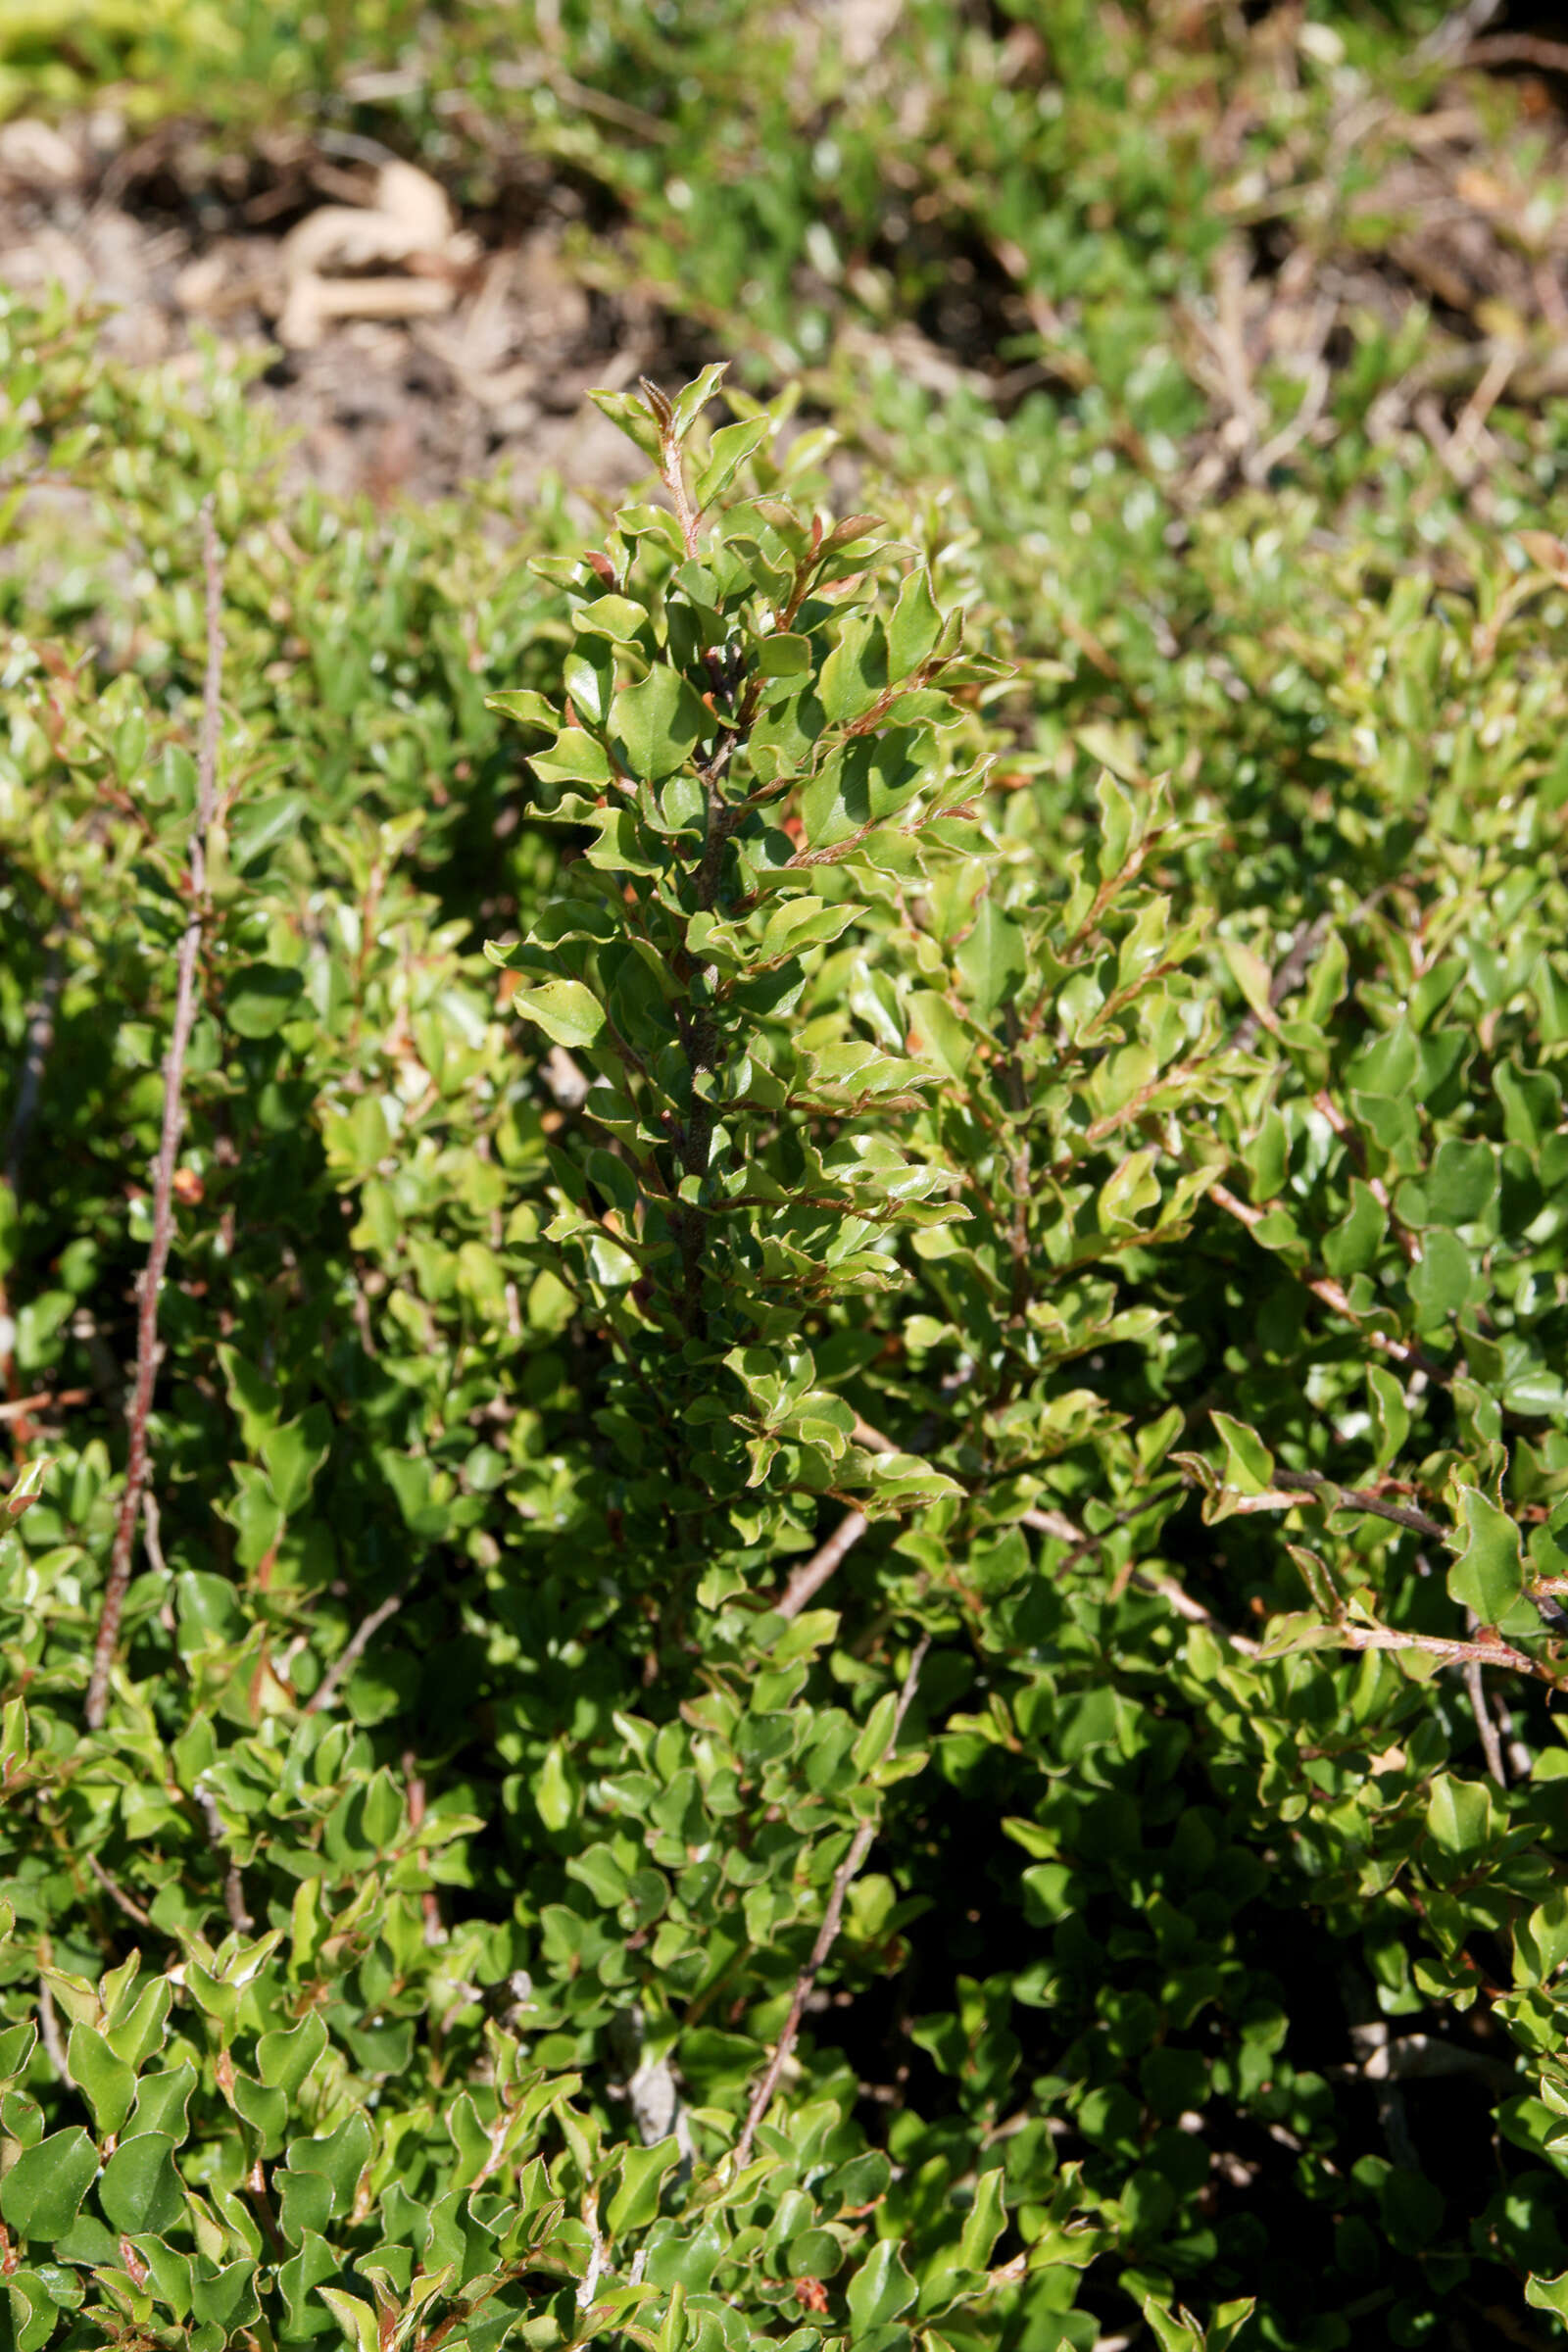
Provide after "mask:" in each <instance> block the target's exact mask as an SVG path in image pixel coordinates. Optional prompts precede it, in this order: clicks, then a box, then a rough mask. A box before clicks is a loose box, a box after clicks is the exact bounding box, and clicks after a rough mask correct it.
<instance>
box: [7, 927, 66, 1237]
mask: <svg viewBox="0 0 1568 2352" xmlns="http://www.w3.org/2000/svg"><path fill="white" fill-rule="evenodd" d="M65 969H66V958H65V952H64V950H63V948H62V946H61V943H60V940H59V939H58V938H57V939H56V941H55V944H54V948H53V950H52V951H51V954H50V956H49V965H48V969H47V970H46V972H45V973H44V979H43V987H42V988H41V989H40V990H39V992H38V1002H37V1004H36V1005H34V1006H33V1008H32V1013H31V1016H30V1018H29V1020H28V1022H27V1043H26V1046H25V1051H24V1053H23V1058H22V1084H21V1086H20V1087H19V1088H18V1089H17V1107H16V1109H15V1110H14V1111H13V1112H12V1114H11V1125H10V1127H9V1128H8V1129H7V1130H6V1182H7V1184H9V1185H10V1187H11V1190H12V1191H13V1193H14V1192H15V1191H16V1190H17V1184H18V1179H19V1177H20V1176H21V1174H22V1161H23V1155H24V1153H25V1151H26V1149H27V1137H28V1135H29V1134H30V1133H31V1131H32V1122H33V1119H34V1118H35V1116H36V1115H37V1110H38V1095H39V1090H40V1089H41V1087H42V1085H43V1074H44V1070H45V1067H46V1066H47V1064H48V1060H49V1054H50V1049H51V1048H52V1047H53V1045H54V1042H55V1011H56V1008H57V1006H58V1005H59V1003H60V984H61V981H62V980H63V979H64V977H65Z"/></svg>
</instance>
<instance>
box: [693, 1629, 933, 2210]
mask: <svg viewBox="0 0 1568 2352" xmlns="http://www.w3.org/2000/svg"><path fill="white" fill-rule="evenodd" d="M930 1646H931V1637H930V1635H929V1634H927V1635H925V1636H923V1637H922V1639H921V1640H920V1641H919V1642H917V1643H916V1645H915V1651H914V1655H913V1657H912V1658H911V1659H910V1660H909V1671H908V1673H907V1675H906V1676H905V1678H904V1688H903V1689H902V1691H900V1692H899V1703H898V1706H897V1708H896V1710H895V1712H894V1717H893V1729H892V1732H891V1734H890V1736H889V1739H888V1748H889V1750H890V1751H891V1749H892V1748H893V1747H894V1746H895V1745H896V1744H897V1742H898V1738H899V1734H900V1732H902V1731H903V1729H904V1718H905V1717H906V1715H907V1713H908V1711H909V1706H910V1702H911V1700H912V1699H913V1697H914V1693H915V1690H916V1688H917V1686H918V1684H919V1680H920V1669H921V1667H922V1666H923V1665H924V1664H925V1653H926V1651H927V1650H928V1649H929V1648H930ZM877 1827H878V1825H877V1823H876V1822H875V1821H862V1822H861V1824H860V1826H859V1828H858V1830H857V1831H856V1833H855V1838H854V1841H853V1843H852V1844H851V1846H850V1850H849V1852H848V1853H847V1854H846V1855H845V1857H844V1859H843V1861H842V1862H841V1863H840V1864H839V1866H838V1869H837V1871H836V1872H835V1873H834V1878H833V1887H832V1891H831V1893H830V1894H829V1895H828V1898H827V1909H826V1910H825V1911H824V1912H823V1914H822V1925H821V1926H820V1927H819V1928H818V1930H817V1932H816V1941H815V1942H814V1943H813V1944H812V1946H811V1957H810V1958H809V1960H808V1962H807V1963H806V1966H805V1967H804V1968H803V1969H802V1971H801V1973H800V1975H799V1976H798V1977H797V1978H796V1980H795V1996H794V1998H793V2000H792V2001H791V2002H790V2010H789V2015H788V2017H786V2019H785V2020H784V2031H783V2033H782V2034H780V2035H779V2037H778V2043H777V2046H776V2048H775V2049H774V2052H773V2055H772V2057H771V2059H770V2060H769V2061H768V2068H767V2072H766V2074H765V2075H764V2076H763V2077H762V2080H761V2082H759V2084H758V2086H757V2089H756V2092H755V2093H754V2095H753V2098H752V2103H751V2106H750V2108H749V2109H748V2110H747V2115H746V2122H745V2125H744V2127H743V2128H742V2131H741V2135H740V2138H739V2139H738V2140H737V2141H736V2142H735V2171H736V2172H737V2173H738V2172H741V2171H742V2170H743V2169H744V2168H745V2166H746V2165H748V2164H749V2163H750V2162H751V2155H752V2145H753V2142H754V2141H755V2140H756V2137H757V2131H758V2126H759V2125H760V2123H761V2121H762V2118H763V2117H764V2116H765V2115H766V2113H767V2110H768V2104H769V2102H770V2100H771V2099H772V2096H773V2093H774V2091H775V2090H776V2089H777V2088H778V2081H779V2077H780V2075H782V2074H783V2072H784V2069H785V2067H786V2066H787V2065H788V2063H789V2055H790V2052H791V2050H792V2049H793V2048H794V2047H795V2036H796V2034H798V2033H799V2032H800V2030H801V2019H802V2017H803V2016H804V2015H805V2013H806V2004H807V2001H808V1999H809V1995H810V1991H811V1987H812V1985H814V1984H815V1983H816V1979H817V1974H818V1972H819V1970H820V1969H821V1967H822V1964H823V1962H824V1961H825V1960H826V1958H827V1956H828V1954H829V1952H830V1951H831V1950H832V1949H833V1946H834V1944H835V1943H836V1941H837V1940H838V1933H839V1927H840V1924H841V1922H842V1921H843V1918H844V1898H845V1896H846V1895H847V1894H848V1892H849V1890H850V1881H851V1880H852V1879H853V1878H854V1876H855V1874H856V1872H857V1871H858V1869H859V1867H860V1864H861V1863H862V1862H863V1861H864V1860H865V1857H866V1855H867V1854H868V1853H869V1852H870V1850H871V1841H872V1839H873V1838H875V1836H876V1833H877Z"/></svg>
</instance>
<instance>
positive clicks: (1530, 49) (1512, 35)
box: [1460, 32, 1568, 73]
mask: <svg viewBox="0 0 1568 2352" xmlns="http://www.w3.org/2000/svg"><path fill="white" fill-rule="evenodd" d="M1460 63H1461V65H1466V66H1534V67H1536V68H1537V70H1538V71H1539V72H1541V73H1568V41H1548V40H1545V39H1544V38H1543V36H1542V35H1541V34H1540V33H1534V32H1489V33H1488V34H1487V36H1486V38H1485V40H1480V41H1472V42H1471V44H1470V46H1469V48H1468V49H1467V50H1466V51H1465V53H1464V55H1463V57H1462V58H1461V60H1460Z"/></svg>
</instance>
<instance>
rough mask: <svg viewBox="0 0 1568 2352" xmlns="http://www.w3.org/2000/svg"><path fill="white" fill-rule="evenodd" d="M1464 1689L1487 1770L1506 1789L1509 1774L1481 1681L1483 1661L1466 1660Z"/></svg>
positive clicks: (1475, 1659) (1498, 1785)
mask: <svg viewBox="0 0 1568 2352" xmlns="http://www.w3.org/2000/svg"><path fill="white" fill-rule="evenodd" d="M1464 1687H1465V1693H1466V1696H1467V1697H1468V1698H1469V1701H1470V1712H1471V1714H1472V1715H1474V1717H1475V1719H1476V1730H1477V1731H1478V1732H1479V1733H1480V1734H1481V1745H1482V1749H1483V1751H1484V1752H1485V1755H1486V1759H1487V1770H1488V1771H1489V1772H1490V1773H1491V1775H1492V1777H1493V1779H1494V1780H1495V1782H1496V1784H1497V1787H1498V1788H1499V1789H1506V1788H1507V1786H1508V1773H1507V1768H1506V1767H1505V1765H1504V1763H1503V1760H1502V1741H1501V1740H1499V1739H1498V1737H1497V1727H1496V1725H1495V1723H1494V1722H1493V1720H1492V1716H1491V1713H1490V1711H1489V1709H1488V1706H1487V1686H1486V1684H1485V1683H1484V1682H1483V1681H1482V1679H1481V1660H1480V1659H1479V1658H1467V1659H1466V1661H1465V1669H1464Z"/></svg>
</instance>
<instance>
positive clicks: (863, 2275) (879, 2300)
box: [845, 2237, 917, 2335]
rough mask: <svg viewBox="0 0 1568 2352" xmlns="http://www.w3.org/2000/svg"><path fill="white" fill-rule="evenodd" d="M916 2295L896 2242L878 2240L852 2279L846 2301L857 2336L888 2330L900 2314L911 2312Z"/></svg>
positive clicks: (889, 2238) (892, 2240) (894, 2240)
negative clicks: (879, 2328) (877, 2330)
mask: <svg viewBox="0 0 1568 2352" xmlns="http://www.w3.org/2000/svg"><path fill="white" fill-rule="evenodd" d="M916 2292H917V2289H916V2287H915V2283H914V2280H913V2279H912V2278H910V2277H909V2274H908V2272H907V2270H906V2269H905V2267H904V2254H903V2250H902V2248H901V2247H900V2246H899V2244H898V2242H897V2240H896V2239H894V2238H891V2237H883V2238H879V2239H878V2240H877V2242H876V2244H875V2245H874V2246H873V2247H872V2248H871V2251H870V2253H869V2254H868V2255H867V2256H866V2258H865V2260H864V2262H862V2263H861V2265H860V2267H859V2269H858V2271H857V2272H856V2274H855V2277H854V2278H852V2279H851V2280H850V2284H849V2289H848V2293H847V2295H846V2298H845V2299H846V2301H847V2302H848V2304H849V2307H850V2317H851V2319H852V2320H853V2321H854V2323H855V2328H856V2332H857V2334H858V2335H869V2334H870V2332H871V2330H872V2328H873V2327H888V2326H889V2325H890V2323H891V2322H892V2321H894V2320H896V2319H897V2318H898V2316H899V2314H900V2312H902V2311H907V2310H908V2308H909V2305H910V2304H911V2303H912V2302H913V2301H914V2298H915V2294H916Z"/></svg>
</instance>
